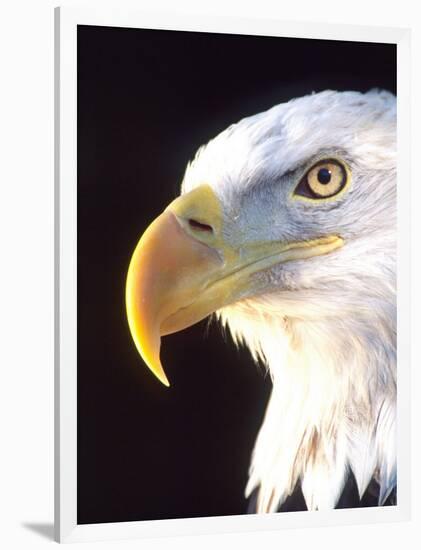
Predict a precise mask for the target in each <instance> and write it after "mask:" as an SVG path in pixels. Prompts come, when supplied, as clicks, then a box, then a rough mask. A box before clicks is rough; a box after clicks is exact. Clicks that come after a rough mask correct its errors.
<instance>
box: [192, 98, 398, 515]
mask: <svg viewBox="0 0 421 550" xmlns="http://www.w3.org/2000/svg"><path fill="white" fill-rule="evenodd" d="M332 156H335V157H341V158H343V159H344V160H345V161H346V163H347V164H348V165H349V167H350V169H351V172H352V184H351V186H350V188H349V190H348V191H347V192H346V193H344V194H343V195H342V196H341V197H340V198H338V199H337V200H332V201H328V202H321V203H320V204H314V203H313V204H309V203H307V202H305V201H293V200H291V190H292V189H294V188H295V187H296V185H297V182H298V181H299V180H300V178H301V176H302V175H303V174H304V173H305V171H306V170H307V169H308V168H309V167H310V166H311V165H312V164H313V163H314V162H315V161H317V160H318V159H319V158H325V157H332ZM202 183H208V184H209V185H211V187H212V188H213V189H214V191H215V193H216V194H217V195H218V196H219V198H220V200H221V202H222V204H223V208H224V215H225V218H224V227H225V230H224V231H225V238H226V239H227V240H228V241H229V242H231V244H233V245H237V246H238V247H241V246H244V245H245V244H247V242H251V241H255V240H259V241H261V240H284V241H300V240H301V241H302V240H305V239H310V238H315V237H319V236H324V235H330V234H336V235H340V236H341V237H342V238H343V239H344V240H345V245H344V246H343V247H342V248H341V249H339V250H336V251H335V252H332V253H330V254H328V255H325V256H317V257H314V258H311V259H306V260H300V261H294V262H289V263H286V264H282V265H279V266H275V268H271V269H270V270H268V271H266V272H264V273H261V274H259V275H258V277H260V279H261V281H260V282H261V285H260V287H261V288H263V290H262V292H261V293H259V295H257V296H251V297H248V298H246V299H244V300H242V301H240V302H237V303H235V304H233V305H231V306H229V307H226V308H224V309H223V310H221V311H219V312H218V316H219V318H220V319H221V321H222V323H223V324H224V325H226V326H227V327H229V329H230V331H231V333H232V335H233V338H234V340H235V341H236V342H237V343H245V344H246V345H247V346H248V348H249V349H250V351H251V353H252V356H253V357H254V359H255V360H256V361H257V360H258V359H260V360H262V361H263V362H264V363H265V364H266V365H267V367H268V369H269V372H270V375H271V377H272V380H273V390H272V395H271V398H270V402H269V405H268V408H267V411H266V415H265V420H264V423H263V425H262V427H261V430H260V433H259V435H258V438H257V442H256V445H255V449H254V452H253V457H252V463H251V468H250V478H249V482H248V486H247V490H246V494H247V495H248V494H250V493H251V492H252V491H253V490H254V489H258V491H259V496H258V504H257V510H258V511H259V512H272V511H276V510H277V508H278V507H279V505H280V504H282V502H283V501H284V500H285V499H286V497H287V496H288V495H289V494H291V493H292V491H293V489H294V487H295V485H296V483H297V482H298V481H301V486H302V490H303V494H304V497H305V500H306V503H307V506H308V508H309V509H312V510H314V509H329V508H332V507H334V506H335V505H336V503H337V501H338V499H339V496H340V494H341V492H342V488H343V485H344V482H345V479H346V477H347V474H348V472H349V470H352V472H353V474H354V476H355V479H356V482H357V485H358V489H359V492H360V495H362V494H363V493H364V491H365V489H366V488H367V485H368V483H369V482H370V480H371V479H372V478H373V477H374V479H376V480H377V482H378V483H379V485H380V497H379V504H382V503H383V502H384V500H385V499H386V498H387V496H388V495H389V493H390V491H391V490H392V489H393V487H394V486H395V484H396V442H395V415H396V297H395V296H396V294H395V286H396V285H395V267H396V265H395V262H396V250H395V209H396V101H395V97H394V96H392V95H391V94H389V93H387V92H382V91H377V90H373V91H370V92H368V93H366V94H361V93H358V92H342V93H339V92H333V91H326V92H322V93H318V94H313V95H310V96H305V97H302V98H299V99H294V100H292V101H290V102H288V103H285V104H281V105H277V106H275V107H273V108H272V109H270V110H269V111H267V112H264V113H261V114H258V115H255V116H253V117H250V118H246V119H244V120H242V121H240V122H239V123H238V124H235V125H232V126H230V127H229V128H227V130H225V131H224V132H222V133H221V134H220V135H219V136H217V137H216V138H215V139H213V140H212V141H211V142H209V144H208V145H206V146H205V147H202V148H201V149H200V150H199V151H198V153H197V155H196V157H195V159H194V160H193V161H192V163H191V164H190V165H189V166H188V167H187V170H186V174H185V178H184V181H183V186H182V189H183V192H187V191H190V190H191V189H193V188H194V187H196V186H197V185H200V184H202Z"/></svg>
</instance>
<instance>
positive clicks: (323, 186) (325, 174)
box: [294, 159, 349, 200]
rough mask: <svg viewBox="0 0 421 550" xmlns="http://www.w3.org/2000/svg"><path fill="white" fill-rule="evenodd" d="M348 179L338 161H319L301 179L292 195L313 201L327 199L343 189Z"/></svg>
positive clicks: (342, 165) (345, 170)
mask: <svg viewBox="0 0 421 550" xmlns="http://www.w3.org/2000/svg"><path fill="white" fill-rule="evenodd" d="M348 178H349V173H348V170H347V169H346V167H345V166H344V164H342V163H341V162H339V161H338V160H336V159H326V160H320V161H318V162H317V163H316V164H314V165H313V166H312V167H311V168H310V170H308V171H307V173H306V174H305V176H304V177H303V178H302V179H301V181H300V183H299V184H298V185H297V187H296V189H295V191H294V195H296V196H299V197H305V198H307V199H315V200H321V199H329V198H331V197H334V196H335V195H337V194H338V193H339V192H340V191H342V189H344V187H345V186H346V184H347V181H348Z"/></svg>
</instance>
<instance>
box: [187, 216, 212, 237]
mask: <svg viewBox="0 0 421 550" xmlns="http://www.w3.org/2000/svg"><path fill="white" fill-rule="evenodd" d="M189 226H190V227H191V228H192V229H194V230H195V231H204V232H207V233H213V228H212V226H211V225H208V224H206V223H201V222H198V221H197V220H193V219H191V218H190V219H189Z"/></svg>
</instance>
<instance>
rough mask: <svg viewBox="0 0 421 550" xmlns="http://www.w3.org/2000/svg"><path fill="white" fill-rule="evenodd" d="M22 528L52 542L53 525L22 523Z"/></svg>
mask: <svg viewBox="0 0 421 550" xmlns="http://www.w3.org/2000/svg"><path fill="white" fill-rule="evenodd" d="M22 527H25V529H28V531H33V532H34V533H37V535H40V536H41V537H43V538H44V539H48V540H54V524H53V523H32V522H25V523H22Z"/></svg>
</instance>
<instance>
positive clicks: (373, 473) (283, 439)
mask: <svg viewBox="0 0 421 550" xmlns="http://www.w3.org/2000/svg"><path fill="white" fill-rule="evenodd" d="M303 298H304V303H305V312H306V315H305V316H304V315H303V316H301V315H300V313H299V311H300V307H299V304H298V303H297V298H296V293H291V294H290V295H289V293H288V292H286V293H284V294H283V296H282V306H281V308H280V309H279V307H278V305H276V304H274V303H273V300H269V299H268V298H262V299H261V300H258V301H256V300H253V301H249V302H248V301H245V302H241V303H239V304H236V305H235V306H233V307H231V308H227V309H225V310H223V311H222V312H220V317H221V320H222V322H223V323H224V324H226V325H228V326H229V328H230V330H231V333H232V335H233V337H234V340H235V341H236V342H237V343H239V342H244V343H246V344H247V346H248V347H249V349H250V351H251V353H252V355H253V357H254V359H256V360H257V359H261V360H263V361H264V363H265V364H266V366H267V367H268V369H269V372H270V375H271V377H272V381H273V389H272V394H271V397H270V400H269V404H268V407H267V410H266V414H265V419H264V422H263V425H262V427H261V429H260V432H259V434H258V437H257V441H256V444H255V448H254V451H253V456H252V462H251V467H250V477H249V482H248V485H247V488H246V495H247V496H248V495H250V494H251V492H252V491H253V490H258V499H257V511H258V512H274V511H276V510H277V509H278V507H279V506H280V505H281V504H282V503H283V502H284V500H285V499H286V498H287V497H288V496H289V495H290V494H291V493H292V492H293V490H294V488H295V486H296V484H297V483H298V482H300V483H301V488H302V491H303V494H304V498H305V500H306V504H307V507H308V509H309V510H317V509H319V510H322V509H331V508H334V507H335V505H336V503H337V501H338V499H339V497H340V495H341V492H342V489H343V486H344V483H345V481H346V478H347V476H348V475H349V473H350V471H352V473H353V474H354V476H355V479H356V482H357V485H358V490H359V493H360V496H362V495H363V493H364V492H365V490H366V488H367V486H368V484H369V482H370V480H371V479H372V478H374V479H375V480H376V481H377V482H378V483H379V486H380V496H379V504H382V503H383V502H384V501H385V500H386V498H387V497H388V495H389V493H390V491H391V490H392V489H393V488H394V486H395V484H396V441H395V416H396V323H395V310H394V304H393V300H384V299H383V300H376V303H372V300H371V302H370V303H368V304H366V306H367V307H363V308H361V307H359V308H358V310H356V309H355V307H353V306H352V304H347V303H346V301H343V302H342V315H340V316H338V315H335V314H334V313H333V312H332V311H331V312H330V313H329V310H328V309H327V310H325V311H326V314H325V315H320V308H319V309H318V308H317V307H315V310H317V311H318V315H314V317H312V316H311V314H310V315H309V312H311V309H312V308H311V303H312V302H311V300H313V301H317V300H321V301H323V303H324V304H326V303H328V300H326V296H320V295H319V296H317V295H316V296H315V295H314V292H313V293H312V294H311V296H310V295H309V296H307V297H305V296H303V295H302V294H301V295H300V303H301V302H302V300H303ZM294 302H295V303H294ZM279 310H281V311H283V312H284V313H285V312H286V314H283V315H280V314H279Z"/></svg>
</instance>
